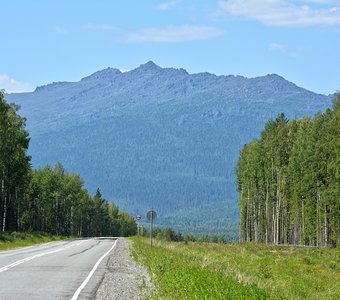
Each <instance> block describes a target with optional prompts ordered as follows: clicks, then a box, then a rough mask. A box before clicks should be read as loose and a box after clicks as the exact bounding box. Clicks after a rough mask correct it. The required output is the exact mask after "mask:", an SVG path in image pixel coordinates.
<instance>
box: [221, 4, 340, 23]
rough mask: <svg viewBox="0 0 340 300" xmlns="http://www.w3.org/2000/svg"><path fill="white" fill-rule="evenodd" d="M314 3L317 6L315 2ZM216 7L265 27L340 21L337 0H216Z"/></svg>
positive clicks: (339, 8) (339, 7)
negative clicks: (217, 0)
mask: <svg viewBox="0 0 340 300" xmlns="http://www.w3.org/2000/svg"><path fill="white" fill-rule="evenodd" d="M316 2H318V5H315V3H316ZM320 4H322V5H321V6H320ZM334 5H335V6H334ZM338 5H339V6H338ZM219 9H220V10H222V11H224V12H226V13H228V14H229V15H232V16H235V17H245V18H248V19H251V20H256V21H260V22H262V23H263V24H265V25H268V26H277V27H307V26H316V25H328V26H332V25H339V24H340V4H339V1H321V0H310V1H308V0H305V1H298V3H297V2H296V1H295V2H294V1H291V0H220V1H219Z"/></svg>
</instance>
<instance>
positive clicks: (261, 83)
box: [6, 62, 332, 236]
mask: <svg viewBox="0 0 340 300" xmlns="http://www.w3.org/2000/svg"><path fill="white" fill-rule="evenodd" d="M6 98H7V100H8V101H12V102H16V103H19V104H20V105H21V106H22V109H21V111H20V113H21V115H22V116H24V117H27V119H28V122H27V125H28V126H27V127H28V130H29V132H30V135H31V145H30V154H31V155H32V156H33V165H34V167H39V166H43V165H45V164H54V163H56V162H57V161H60V162H61V163H63V165H64V166H65V168H66V169H67V170H69V171H72V172H76V173H79V174H81V177H83V178H84V180H85V182H86V183H87V185H88V186H87V188H89V190H90V191H93V192H94V191H95V189H96V187H97V186H100V188H101V191H102V192H103V195H104V196H105V197H107V198H108V199H112V200H114V201H115V202H116V203H117V204H118V205H119V208H120V209H123V210H128V211H129V212H131V213H132V214H134V213H137V212H140V213H142V214H145V212H146V211H147V210H149V209H151V208H153V209H154V210H156V211H157V212H158V216H159V218H158V223H159V224H163V225H172V226H173V227H174V228H175V229H176V230H182V231H192V232H194V233H201V234H203V233H207V234H222V233H225V232H226V228H229V229H230V231H229V233H228V235H234V236H235V234H237V233H236V232H237V226H236V224H237V222H238V204H237V195H236V189H235V184H234V182H235V178H234V170H235V164H236V161H237V158H238V154H239V150H240V149H241V148H242V146H243V145H244V144H245V143H248V142H249V140H251V139H252V138H255V137H258V135H259V133H260V131H261V130H262V128H263V126H264V124H265V123H266V121H267V120H268V119H269V118H275V117H276V116H277V115H278V114H279V113H280V112H284V113H285V114H286V115H287V116H288V117H289V118H292V117H302V116H303V115H313V114H314V113H315V112H317V111H324V110H325V109H326V108H327V107H330V106H331V98H332V97H331V96H330V97H328V96H325V95H319V94H315V93H312V92H310V91H307V90H305V89H302V88H300V87H297V86H296V85H295V84H293V83H291V82H288V81H287V80H285V79H284V78H282V77H280V76H278V75H274V74H272V75H267V76H264V77H257V78H250V79H249V78H245V77H242V76H216V75H213V74H209V73H199V74H188V73H187V72H186V71H185V70H183V69H173V68H161V67H159V66H157V65H155V64H154V63H153V62H148V63H146V64H144V65H141V66H140V67H138V68H136V69H134V70H132V71H129V72H125V73H121V72H120V71H119V70H117V69H112V68H107V69H105V70H102V71H98V72H96V73H94V74H92V75H90V76H88V77H85V78H83V79H82V80H80V81H79V82H56V83H51V84H48V85H46V86H41V87H38V88H37V89H36V90H35V91H34V92H32V93H22V94H9V95H6Z"/></svg>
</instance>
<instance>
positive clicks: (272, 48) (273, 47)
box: [268, 43, 285, 51]
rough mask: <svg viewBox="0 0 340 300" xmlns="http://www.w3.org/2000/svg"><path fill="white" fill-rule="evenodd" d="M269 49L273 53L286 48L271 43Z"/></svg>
mask: <svg viewBox="0 0 340 300" xmlns="http://www.w3.org/2000/svg"><path fill="white" fill-rule="evenodd" d="M268 48H269V50H271V51H277V50H283V49H284V48H285V46H284V45H282V44H278V43H270V44H269V46H268Z"/></svg>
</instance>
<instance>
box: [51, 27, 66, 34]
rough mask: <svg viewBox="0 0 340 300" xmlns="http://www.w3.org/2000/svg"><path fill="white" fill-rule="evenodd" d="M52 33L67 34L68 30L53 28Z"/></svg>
mask: <svg viewBox="0 0 340 300" xmlns="http://www.w3.org/2000/svg"><path fill="white" fill-rule="evenodd" d="M54 31H55V32H56V33H59V34H68V30H67V29H65V28H63V27H61V26H59V25H56V26H54Z"/></svg>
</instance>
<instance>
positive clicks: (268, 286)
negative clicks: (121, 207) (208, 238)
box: [133, 238, 340, 299]
mask: <svg viewBox="0 0 340 300" xmlns="http://www.w3.org/2000/svg"><path fill="white" fill-rule="evenodd" d="M133 242H134V248H133V255H134V257H135V259H136V260H137V261H139V262H140V263H142V264H144V265H146V266H147V267H148V268H149V271H150V274H151V276H152V279H153V281H154V283H155V285H156V288H157V289H156V291H155V292H154V295H153V298H154V299H339V298H338V297H339V295H340V285H339V284H340V257H339V254H340V250H339V249H310V248H295V247H279V246H267V245H262V244H252V243H249V244H232V245H223V244H206V243H169V242H160V241H156V242H155V246H154V247H153V249H152V250H151V249H150V246H149V244H148V240H147V239H144V238H133Z"/></svg>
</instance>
